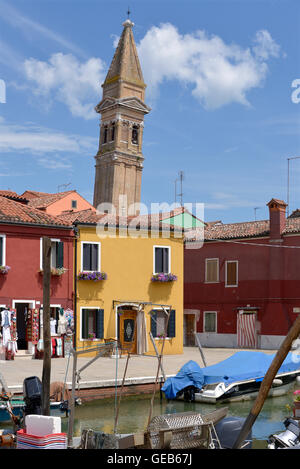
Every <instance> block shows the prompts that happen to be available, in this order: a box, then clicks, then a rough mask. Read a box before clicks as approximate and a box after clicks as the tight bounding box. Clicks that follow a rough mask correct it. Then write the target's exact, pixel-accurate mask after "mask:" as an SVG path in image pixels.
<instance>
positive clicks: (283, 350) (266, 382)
mask: <svg viewBox="0 0 300 469" xmlns="http://www.w3.org/2000/svg"><path fill="white" fill-rule="evenodd" d="M299 334H300V315H299V316H298V317H297V319H296V321H295V322H294V324H293V325H292V327H291V329H290V330H289V333H288V335H287V336H286V338H285V339H284V341H283V342H282V344H281V346H280V348H279V350H278V352H277V353H276V355H275V357H274V359H273V361H272V363H271V365H270V367H269V369H268V371H267V373H266V375H265V377H264V379H263V381H262V383H261V385H260V389H259V393H258V396H257V398H256V400H255V402H254V404H253V407H252V409H251V411H250V413H249V415H248V417H247V418H246V420H245V422H244V425H243V427H242V430H241V432H240V434H239V436H238V437H237V440H236V442H235V443H234V445H233V447H232V449H239V448H240V447H241V445H242V444H243V442H244V440H245V438H247V435H248V433H249V432H250V430H251V428H252V426H253V424H254V422H255V420H256V418H257V416H258V414H259V413H260V411H261V409H262V407H263V405H264V402H265V400H266V398H267V396H268V393H269V390H270V388H271V386H272V382H273V380H274V378H275V376H276V374H277V372H278V370H279V368H280V367H281V365H282V363H283V362H284V360H285V358H286V356H287V354H288V353H289V351H290V349H291V347H292V343H293V341H294V340H296V339H297V337H298V336H299Z"/></svg>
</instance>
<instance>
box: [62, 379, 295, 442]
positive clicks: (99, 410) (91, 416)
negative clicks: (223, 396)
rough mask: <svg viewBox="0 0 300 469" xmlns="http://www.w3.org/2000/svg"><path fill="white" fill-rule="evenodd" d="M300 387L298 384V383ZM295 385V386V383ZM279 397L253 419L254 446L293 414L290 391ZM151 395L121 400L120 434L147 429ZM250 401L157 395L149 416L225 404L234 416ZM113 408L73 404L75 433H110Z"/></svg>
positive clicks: (110, 402)
mask: <svg viewBox="0 0 300 469" xmlns="http://www.w3.org/2000/svg"><path fill="white" fill-rule="evenodd" d="M298 387H299V385H298ZM295 388H296V385H295ZM295 388H293V389H292V390H291V391H290V392H289V394H287V395H286V396H282V397H275V398H269V399H267V400H266V402H265V404H264V406H263V408H262V410H261V412H260V414H259V416H258V418H257V419H256V422H255V424H254V426H253V428H252V433H253V440H254V442H253V447H254V448H266V440H267V439H268V437H269V436H270V435H271V434H273V433H275V432H280V431H282V430H284V425H283V421H284V419H285V418H286V417H289V416H292V412H291V410H290V409H288V408H287V405H290V407H292V400H293V399H292V393H293V390H294V389H295ZM151 397H152V396H151V395H142V396H127V397H125V396H124V397H123V398H122V400H121V405H120V411H119V419H118V428H117V431H118V432H119V433H131V432H140V431H143V430H145V429H146V427H147V423H148V417H149V412H150V403H151ZM252 404H253V401H248V402H236V403H228V404H218V405H217V406H214V405H211V404H203V403H188V402H183V401H167V400H166V399H164V398H163V399H162V400H161V399H160V396H159V394H158V395H157V396H156V398H155V400H154V405H153V412H152V417H154V416H155V415H161V414H171V413H178V412H189V411H191V412H199V413H202V414H205V413H208V412H211V411H212V410H214V409H215V408H218V407H225V406H226V407H228V409H229V410H228V415H230V416H235V417H244V418H245V417H247V415H248V414H249V412H250V410H251V407H252ZM115 411H116V400H115V399H101V400H96V401H92V402H86V403H83V404H82V405H81V406H79V407H76V411H75V422H74V436H80V435H81V432H82V430H83V429H88V428H91V429H93V430H99V431H104V432H107V433H111V432H113V430H114V421H115ZM62 426H63V431H67V420H66V419H63V423H62Z"/></svg>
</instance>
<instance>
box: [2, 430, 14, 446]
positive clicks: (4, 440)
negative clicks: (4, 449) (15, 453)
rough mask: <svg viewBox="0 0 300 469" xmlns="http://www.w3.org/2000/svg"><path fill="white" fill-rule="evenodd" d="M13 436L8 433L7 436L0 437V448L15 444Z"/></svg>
mask: <svg viewBox="0 0 300 469" xmlns="http://www.w3.org/2000/svg"><path fill="white" fill-rule="evenodd" d="M15 439H16V437H15V435H13V434H11V433H9V434H6V435H5V434H2V435H0V447H1V446H13V445H14V443H15Z"/></svg>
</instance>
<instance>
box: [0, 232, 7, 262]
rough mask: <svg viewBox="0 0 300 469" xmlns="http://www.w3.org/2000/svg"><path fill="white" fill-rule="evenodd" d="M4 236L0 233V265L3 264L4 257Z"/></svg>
mask: <svg viewBox="0 0 300 469" xmlns="http://www.w3.org/2000/svg"><path fill="white" fill-rule="evenodd" d="M5 245H6V236H5V235H1V234H0V265H5V262H6V260H5V257H6V252H5V251H6V249H5Z"/></svg>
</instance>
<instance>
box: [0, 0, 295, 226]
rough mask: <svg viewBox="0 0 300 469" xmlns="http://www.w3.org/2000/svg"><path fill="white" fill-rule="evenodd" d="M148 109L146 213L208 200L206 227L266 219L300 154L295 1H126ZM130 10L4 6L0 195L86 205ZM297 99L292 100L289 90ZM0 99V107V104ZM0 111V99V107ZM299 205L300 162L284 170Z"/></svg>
mask: <svg viewBox="0 0 300 469" xmlns="http://www.w3.org/2000/svg"><path fill="white" fill-rule="evenodd" d="M129 6H130V10H131V20H132V21H133V22H134V23H135V26H134V29H133V31H134V36H135V40H136V44H137V47H138V51H139V56H140V61H141V65H142V69H143V73H144V79H145V81H146V83H147V85H148V87H147V90H146V102H147V104H149V105H150V106H151V108H152V111H151V113H150V114H149V115H147V116H146V117H145V130H144V145H143V153H144V156H145V158H146V159H145V164H144V171H143V180H142V202H144V203H145V204H146V205H148V206H149V205H150V204H151V203H152V202H168V203H173V202H174V187H175V185H174V181H175V179H176V178H177V177H178V172H179V171H184V176H185V178H184V185H183V193H184V195H183V201H184V202H186V203H196V202H198V203H205V219H206V220H207V221H209V220H222V221H223V222H224V223H229V222H239V221H247V220H253V219H254V216H255V210H254V208H255V207H256V208H257V210H256V217H257V219H264V218H267V217H268V211H267V207H266V203H267V202H268V201H269V200H270V199H271V198H272V197H276V198H280V199H284V200H287V158H291V157H295V156H300V146H299V143H300V137H299V135H300V115H299V111H300V103H296V102H293V101H292V99H291V96H292V92H293V91H295V89H293V88H292V83H293V81H294V80H297V79H300V55H299V54H300V51H299V44H300V41H299V39H300V37H299V36H300V4H299V2H298V1H297V0H269V1H260V0H251V1H248V0H239V1H238V0H236V1H230V0H218V1H217V0H216V1H214V0H195V1H194V0H160V1H155V0H151V1H150V0H139V1H136V0H134V1H133V0H132V1H129ZM127 9H128V0H126V1H117V0H110V1H104V0H97V1H96V0H59V1H56V0H26V1H25V0H23V1H22V0H19V1H17V0H11V1H8V0H5V1H4V0H0V79H1V80H3V81H4V82H5V85H6V99H5V101H6V102H5V103H1V102H0V164H1V168H0V186H1V189H11V190H15V191H16V192H18V193H22V192H23V191H25V190H26V189H32V190H39V191H45V192H57V190H64V189H66V190H69V189H73V188H74V189H76V190H77V191H78V192H79V193H80V194H82V195H83V196H84V197H85V198H87V199H88V200H89V201H92V194H93V185H94V158H93V157H94V155H95V154H96V152H97V145H98V137H99V116H98V115H97V114H96V113H95V112H94V111H93V107H94V106H95V105H96V104H97V103H98V102H99V101H100V100H101V93H102V88H101V83H102V82H103V80H104V78H105V74H106V72H107V68H108V66H109V64H110V62H111V60H112V57H113V53H114V47H115V45H116V41H117V39H118V37H119V35H120V34H121V31H122V22H123V21H124V20H125V19H126V16H127V15H126V11H127ZM299 96H300V93H299ZM0 101H1V96H0ZM2 101H3V99H2ZM290 168H291V171H290V208H289V210H290V212H291V211H292V210H293V209H295V208H298V207H300V201H299V197H300V187H299V178H300V159H299V160H298V161H297V160H293V161H291V164H290Z"/></svg>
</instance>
